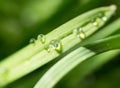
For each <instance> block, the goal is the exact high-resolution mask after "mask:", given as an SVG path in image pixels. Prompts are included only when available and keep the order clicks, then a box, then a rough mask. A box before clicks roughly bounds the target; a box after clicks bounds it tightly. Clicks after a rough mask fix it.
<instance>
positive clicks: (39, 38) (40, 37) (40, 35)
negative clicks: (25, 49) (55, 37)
mask: <svg viewBox="0 0 120 88" xmlns="http://www.w3.org/2000/svg"><path fill="white" fill-rule="evenodd" d="M37 39H38V40H39V41H40V42H41V43H42V44H44V43H45V41H46V38H45V35H43V34H39V35H38V37H37Z"/></svg>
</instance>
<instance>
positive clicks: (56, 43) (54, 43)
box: [45, 40, 62, 53]
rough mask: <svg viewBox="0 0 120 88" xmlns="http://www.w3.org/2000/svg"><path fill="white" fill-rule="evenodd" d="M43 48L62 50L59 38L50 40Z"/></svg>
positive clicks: (49, 50)
mask: <svg viewBox="0 0 120 88" xmlns="http://www.w3.org/2000/svg"><path fill="white" fill-rule="evenodd" d="M45 49H46V50H47V51H48V52H51V51H52V50H55V51H57V52H59V53H60V52H62V43H61V42H60V41H59V40H52V41H50V43H49V45H47V46H45Z"/></svg>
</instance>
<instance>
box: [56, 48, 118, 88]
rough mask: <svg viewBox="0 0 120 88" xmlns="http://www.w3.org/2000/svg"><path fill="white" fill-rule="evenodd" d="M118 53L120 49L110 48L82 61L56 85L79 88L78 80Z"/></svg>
mask: <svg viewBox="0 0 120 88" xmlns="http://www.w3.org/2000/svg"><path fill="white" fill-rule="evenodd" d="M118 54H120V50H112V51H108V52H105V53H102V54H99V55H97V56H94V57H92V58H90V59H87V60H85V61H83V62H82V63H81V64H79V65H78V66H77V67H75V69H73V70H72V71H70V73H69V74H67V75H66V76H65V77H64V78H63V79H62V80H61V81H60V82H59V83H58V84H57V85H56V86H55V88H57V87H58V86H59V85H62V86H63V87H64V88H79V87H81V85H82V84H81V85H80V82H81V81H82V80H83V78H84V77H85V76H87V75H89V74H90V73H92V72H94V71H95V70H97V69H99V68H100V67H101V66H102V65H103V64H105V63H107V62H108V61H110V60H112V59H114V57H115V56H117V55H118Z"/></svg>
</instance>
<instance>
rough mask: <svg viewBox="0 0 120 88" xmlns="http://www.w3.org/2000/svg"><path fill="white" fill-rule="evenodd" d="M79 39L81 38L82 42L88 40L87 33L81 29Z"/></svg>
mask: <svg viewBox="0 0 120 88" xmlns="http://www.w3.org/2000/svg"><path fill="white" fill-rule="evenodd" d="M78 37H79V38H80V39H81V40H83V39H85V38H86V34H85V32H84V31H83V30H82V28H80V29H79V35H78Z"/></svg>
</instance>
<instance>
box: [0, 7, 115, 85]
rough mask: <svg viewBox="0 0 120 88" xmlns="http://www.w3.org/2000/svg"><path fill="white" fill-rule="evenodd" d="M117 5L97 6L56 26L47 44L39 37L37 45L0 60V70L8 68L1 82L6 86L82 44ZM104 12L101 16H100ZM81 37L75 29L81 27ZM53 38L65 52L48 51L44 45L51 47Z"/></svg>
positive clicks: (0, 75) (0, 74) (47, 38)
mask: <svg viewBox="0 0 120 88" xmlns="http://www.w3.org/2000/svg"><path fill="white" fill-rule="evenodd" d="M115 10H116V7H115V6H114V5H111V6H109V7H102V8H97V9H94V10H92V11H89V12H86V13H84V14H82V15H80V16H78V17H76V18H74V19H73V20H71V21H69V22H67V23H65V24H63V25H62V26H60V27H58V28H56V29H55V30H53V31H52V32H50V33H48V34H47V35H46V36H45V37H46V40H45V41H46V42H45V44H42V43H40V40H36V41H35V44H29V45H28V46H26V47H25V48H23V49H21V50H20V51H18V52H16V53H15V54H13V55H11V56H10V57H8V58H6V59H5V60H3V61H2V62H1V63H0V69H3V70H5V71H4V72H3V73H0V77H1V79H0V85H1V86H2V85H6V84H8V83H10V82H12V81H14V80H16V79H18V78H20V77H22V76H24V75H26V74H28V73H30V72H31V71H33V70H35V69H37V68H39V67H41V66H43V65H44V64H46V63H48V62H50V61H51V60H53V59H55V58H56V57H57V56H60V55H62V53H65V52H66V51H68V50H69V49H70V48H71V47H73V46H74V45H76V44H78V43H80V42H81V41H82V40H83V39H84V38H86V37H88V36H90V35H91V34H92V33H94V32H95V31H96V30H98V29H99V28H100V27H101V26H103V25H104V24H105V23H106V20H108V19H109V18H110V17H111V16H112V15H113V14H114V12H115ZM101 14H102V17H101V16H99V15H101ZM81 28H82V31H81V30H80V34H79V37H80V38H78V37H77V36H78V32H77V33H76V34H73V30H74V29H81ZM54 39H57V40H59V41H60V42H61V43H62V44H61V46H62V47H60V49H61V48H62V49H61V50H62V52H56V50H51V52H47V50H45V48H44V47H45V46H46V45H47V46H49V45H50V42H51V41H52V40H54Z"/></svg>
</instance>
